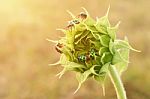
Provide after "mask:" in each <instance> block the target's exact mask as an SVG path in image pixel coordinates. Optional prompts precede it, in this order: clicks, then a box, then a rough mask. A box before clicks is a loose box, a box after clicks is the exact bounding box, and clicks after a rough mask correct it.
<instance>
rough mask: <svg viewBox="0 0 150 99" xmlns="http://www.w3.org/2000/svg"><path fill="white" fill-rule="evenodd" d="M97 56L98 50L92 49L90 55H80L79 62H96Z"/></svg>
mask: <svg viewBox="0 0 150 99" xmlns="http://www.w3.org/2000/svg"><path fill="white" fill-rule="evenodd" d="M95 56H97V54H96V50H95V49H93V48H92V49H91V50H90V51H89V52H88V53H86V54H81V55H79V56H78V60H79V62H89V61H90V60H94V59H95Z"/></svg>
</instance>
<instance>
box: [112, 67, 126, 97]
mask: <svg viewBox="0 0 150 99" xmlns="http://www.w3.org/2000/svg"><path fill="white" fill-rule="evenodd" d="M109 76H110V78H111V81H112V83H113V85H114V87H115V90H116V93H117V98H118V99H127V96H126V92H125V89H124V86H123V83H122V81H121V78H120V76H119V74H118V72H117V70H116V67H115V66H114V65H110V67H109Z"/></svg>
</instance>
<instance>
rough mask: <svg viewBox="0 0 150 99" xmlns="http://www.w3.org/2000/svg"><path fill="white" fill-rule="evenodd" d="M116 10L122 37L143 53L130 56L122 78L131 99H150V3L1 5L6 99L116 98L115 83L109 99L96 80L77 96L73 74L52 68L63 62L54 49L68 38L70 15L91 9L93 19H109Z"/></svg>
mask: <svg viewBox="0 0 150 99" xmlns="http://www.w3.org/2000/svg"><path fill="white" fill-rule="evenodd" d="M109 4H110V5H111V9H110V14H109V19H110V21H111V23H112V24H113V25H115V24H116V23H117V22H118V21H120V20H121V25H120V28H119V30H118V34H117V36H118V38H120V39H123V38H124V36H128V38H129V41H130V44H131V45H132V46H133V47H134V48H136V49H139V50H141V51H142V52H141V53H136V52H132V51H131V53H130V64H129V67H128V70H127V71H126V72H125V73H124V74H123V75H122V79H123V82H124V85H125V89H126V91H127V96H128V99H150V12H149V9H150V0H72V1H71V0H0V99H116V94H115V90H114V87H113V85H112V84H111V82H110V80H109V79H107V80H106V85H105V86H106V96H105V97H104V96H103V94H102V88H101V86H100V85H99V84H97V83H96V82H95V81H93V80H92V79H90V80H88V81H86V83H85V84H84V85H83V86H82V87H81V89H80V90H79V92H78V93H77V94H75V95H73V92H74V91H75V89H76V88H77V85H78V82H77V81H76V79H75V74H74V73H72V72H68V73H67V74H65V75H64V76H63V77H62V78H61V79H58V78H57V77H55V74H57V73H58V72H60V71H61V69H62V68H61V66H54V67H49V66H48V64H49V63H54V62H56V61H57V60H58V59H59V56H60V54H59V53H57V52H56V51H55V49H54V44H51V43H50V42H48V41H46V38H49V39H54V40H56V39H59V37H60V36H63V35H64V34H63V33H61V32H58V31H56V28H63V27H65V26H66V24H67V21H68V20H70V19H71V18H70V16H69V15H68V13H66V10H70V11H72V12H73V13H74V14H79V12H81V11H82V9H81V7H85V8H86V9H87V10H88V11H89V13H90V15H91V16H92V17H93V18H94V17H96V16H99V17H101V16H103V15H104V14H105V13H106V11H107V8H108V6H109Z"/></svg>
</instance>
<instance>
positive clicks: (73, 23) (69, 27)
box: [66, 19, 80, 29]
mask: <svg viewBox="0 0 150 99" xmlns="http://www.w3.org/2000/svg"><path fill="white" fill-rule="evenodd" d="M79 23H80V22H79V21H78V20H77V19H75V20H71V21H69V22H68V25H67V27H66V29H72V27H74V25H75V24H79Z"/></svg>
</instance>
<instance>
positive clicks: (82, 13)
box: [77, 12, 87, 20]
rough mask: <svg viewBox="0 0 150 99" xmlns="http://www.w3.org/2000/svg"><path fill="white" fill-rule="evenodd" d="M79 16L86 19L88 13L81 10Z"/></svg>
mask: <svg viewBox="0 0 150 99" xmlns="http://www.w3.org/2000/svg"><path fill="white" fill-rule="evenodd" d="M77 17H78V18H81V19H82V20H84V19H86V18H87V14H86V13H84V12H81V13H80V14H79V15H78V16H77Z"/></svg>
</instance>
